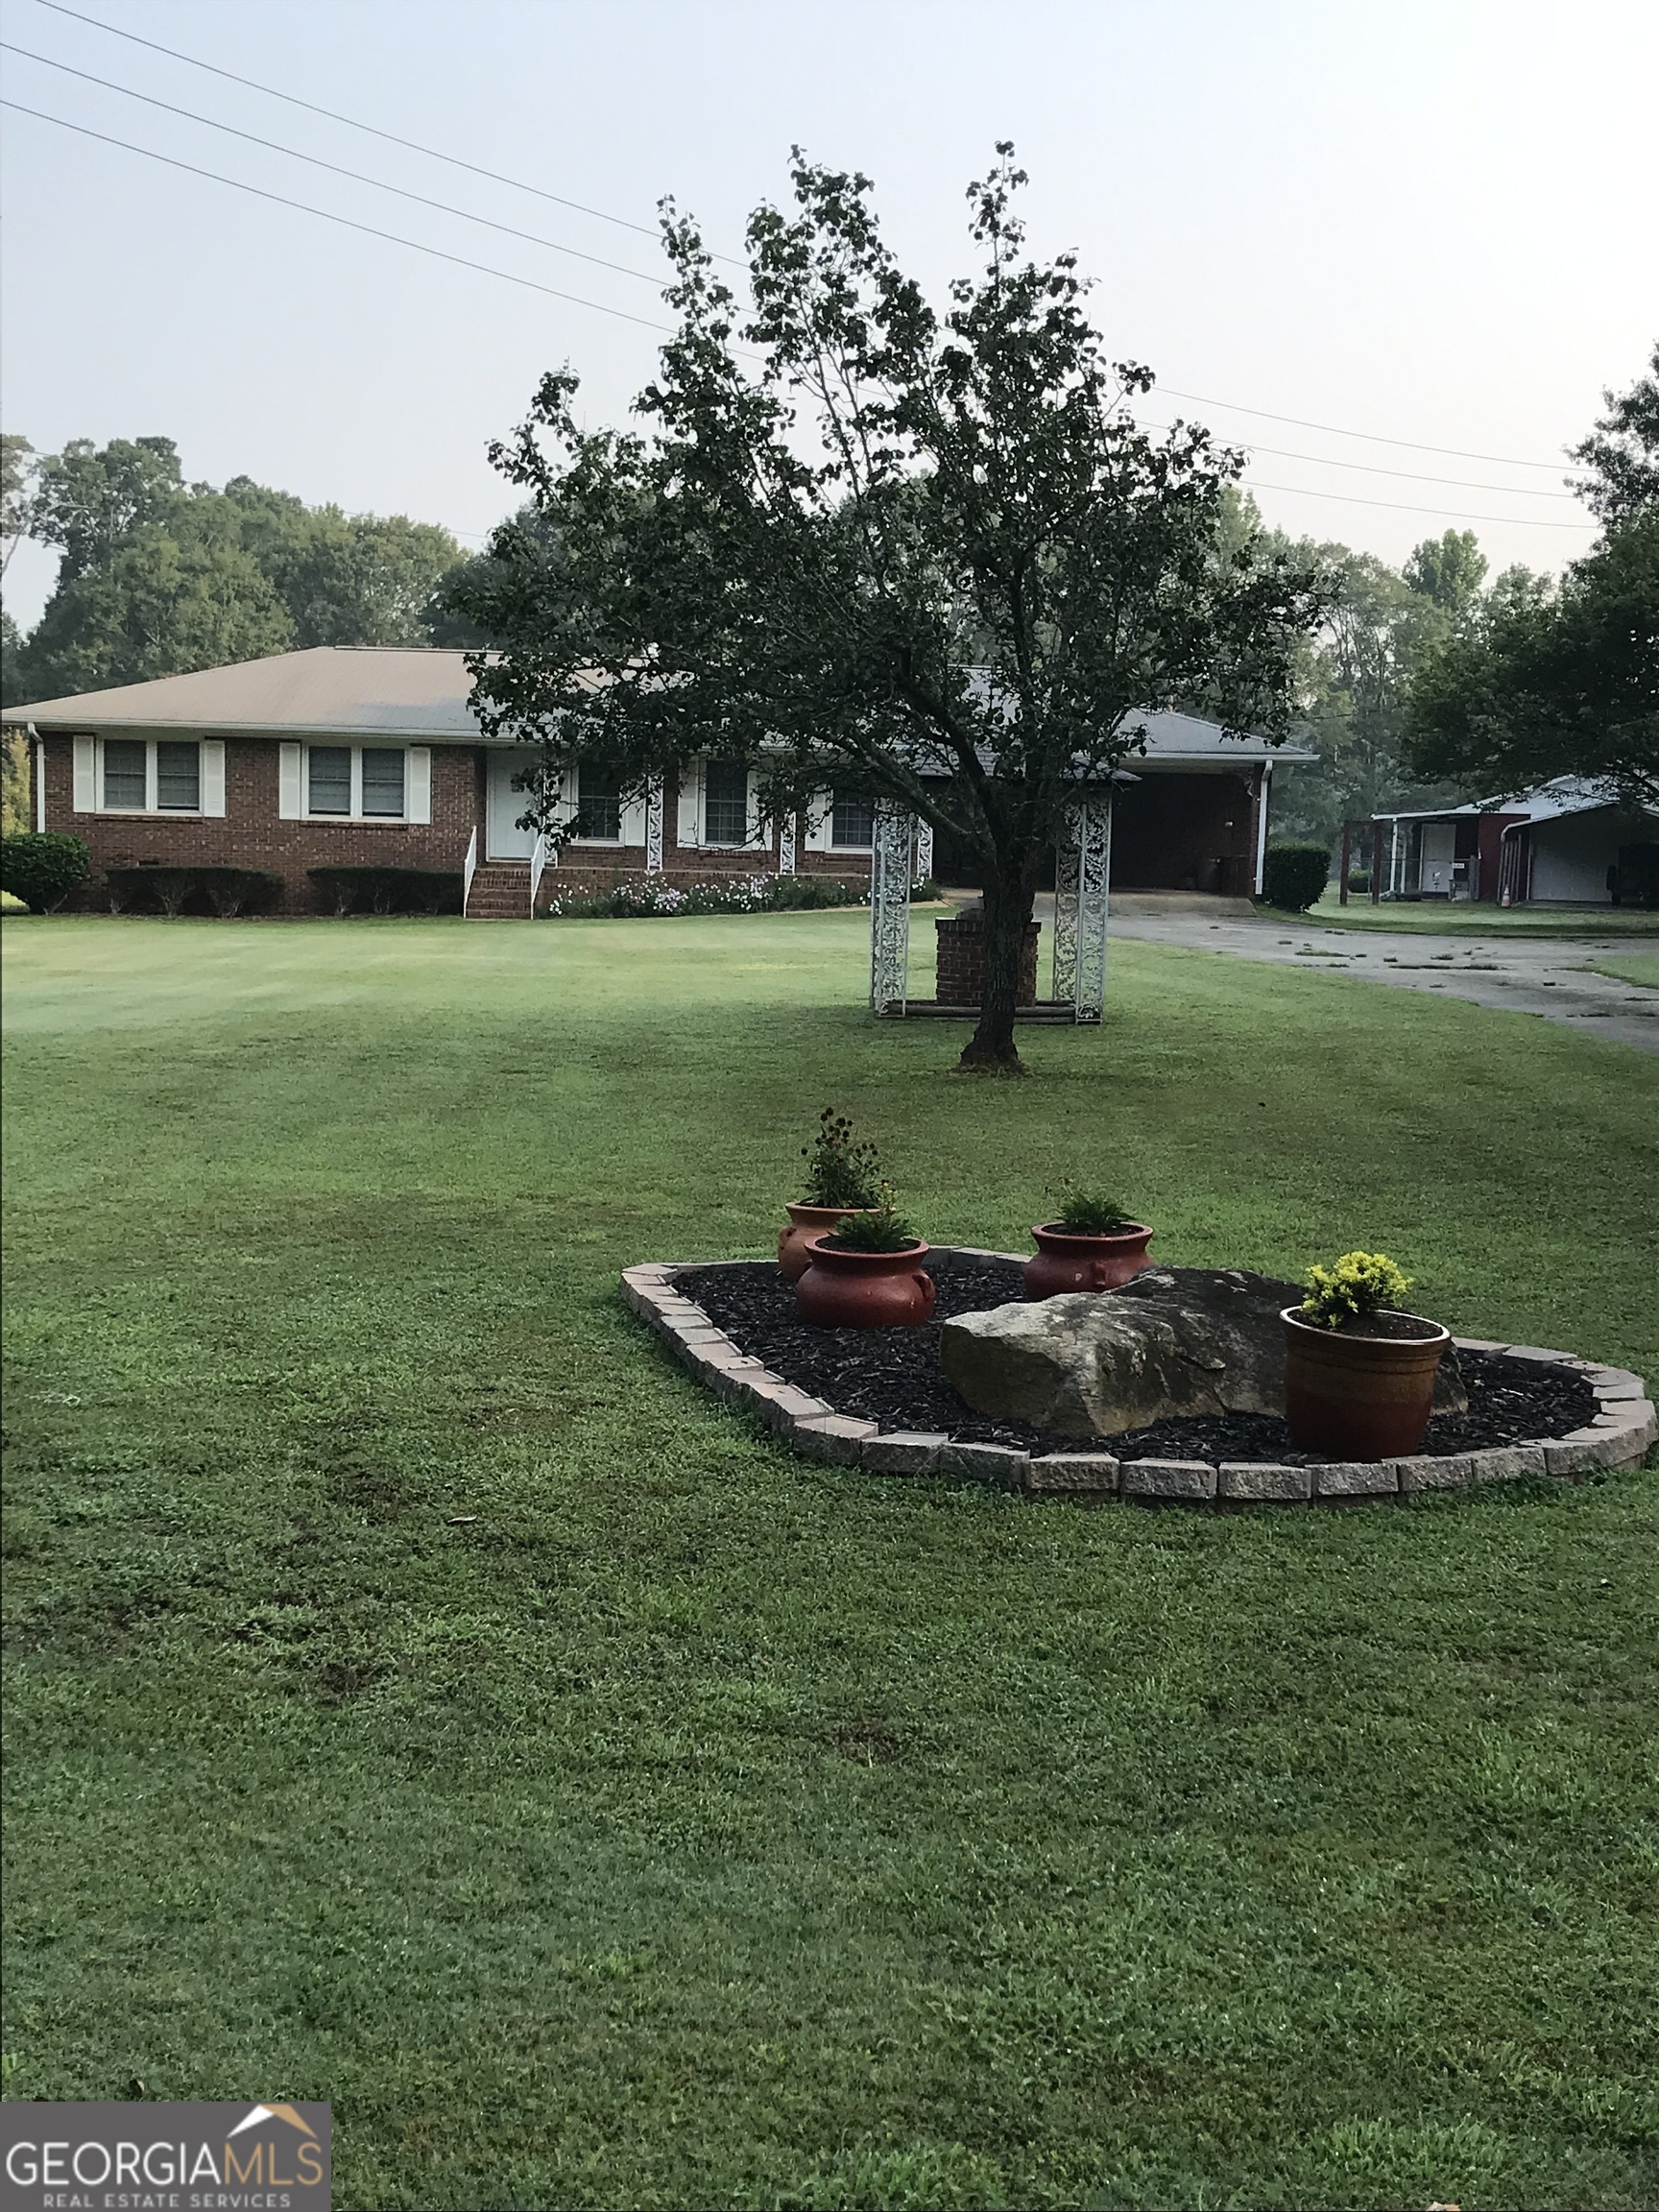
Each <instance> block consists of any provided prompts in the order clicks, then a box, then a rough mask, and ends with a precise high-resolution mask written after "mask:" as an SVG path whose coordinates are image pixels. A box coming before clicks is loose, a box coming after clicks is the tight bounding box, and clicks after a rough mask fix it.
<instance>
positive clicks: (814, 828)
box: [806, 791, 835, 853]
mask: <svg viewBox="0 0 1659 2212" xmlns="http://www.w3.org/2000/svg"><path fill="white" fill-rule="evenodd" d="M834 827H835V794H834V792H833V791H814V792H813V794H812V804H811V805H810V806H808V807H807V809H806V850H807V852H808V853H828V852H829V837H830V832H831V830H832V829H834Z"/></svg>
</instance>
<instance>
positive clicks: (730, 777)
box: [703, 760, 749, 845]
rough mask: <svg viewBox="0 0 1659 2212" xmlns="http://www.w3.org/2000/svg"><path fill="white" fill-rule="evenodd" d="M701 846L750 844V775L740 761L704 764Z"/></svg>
mask: <svg viewBox="0 0 1659 2212" xmlns="http://www.w3.org/2000/svg"><path fill="white" fill-rule="evenodd" d="M703 842H704V844H705V845H747V844H748V843H749V771H748V769H747V768H746V767H745V766H744V764H743V762H742V761H741V760H709V761H706V762H705V763H704V767H703Z"/></svg>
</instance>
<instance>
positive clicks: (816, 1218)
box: [778, 1204, 874, 1283]
mask: <svg viewBox="0 0 1659 2212" xmlns="http://www.w3.org/2000/svg"><path fill="white" fill-rule="evenodd" d="M784 1211H785V1212H786V1213H787V1214H788V1215H789V1226H788V1228H787V1229H780V1230H779V1232H778V1264H779V1266H780V1267H781V1268H782V1270H783V1272H784V1274H785V1275H787V1276H788V1278H789V1280H790V1282H791V1283H799V1282H800V1280H801V1278H802V1276H803V1275H805V1272H806V1261H807V1257H808V1256H807V1251H806V1242H807V1239H808V1238H812V1237H827V1236H828V1235H829V1232H830V1230H831V1229H833V1228H834V1227H835V1225H836V1223H837V1222H838V1221H845V1220H846V1218H847V1216H848V1214H869V1213H872V1212H874V1208H872V1207H869V1206H797V1205H793V1204H790V1205H787V1206H786V1207H785V1209H784Z"/></svg>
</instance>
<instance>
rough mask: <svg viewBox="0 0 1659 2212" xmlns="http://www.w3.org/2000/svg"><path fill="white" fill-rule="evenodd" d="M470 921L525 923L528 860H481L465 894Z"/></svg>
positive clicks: (528, 878)
mask: <svg viewBox="0 0 1659 2212" xmlns="http://www.w3.org/2000/svg"><path fill="white" fill-rule="evenodd" d="M467 918H468V920H469V921H470V922H528V921H529V919H530V863H529V861H528V860H481V861H480V862H479V864H478V870H477V873H476V874H475V875H474V877H473V878H472V888H471V890H470V891H469V893H468V896H467Z"/></svg>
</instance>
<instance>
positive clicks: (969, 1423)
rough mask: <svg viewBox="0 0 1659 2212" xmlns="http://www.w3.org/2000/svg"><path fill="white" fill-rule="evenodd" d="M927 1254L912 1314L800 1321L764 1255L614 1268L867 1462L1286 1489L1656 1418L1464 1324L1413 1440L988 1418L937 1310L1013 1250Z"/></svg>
mask: <svg viewBox="0 0 1659 2212" xmlns="http://www.w3.org/2000/svg"><path fill="white" fill-rule="evenodd" d="M927 1264H928V1271H929V1273H930V1274H931V1275H932V1277H933V1279H934V1282H935V1285H936V1287H937V1293H938V1306H937V1310H936V1313H935V1315H934V1318H933V1320H932V1321H931V1322H930V1323H929V1324H928V1325H926V1326H925V1327H921V1328H910V1329H878V1330H854V1329H835V1330H824V1329H815V1328H812V1327H810V1326H809V1325H807V1324H805V1323H803V1322H802V1321H801V1320H800V1319H799V1317H798V1315H797V1312H796V1309H795V1302H794V1298H793V1294H792V1291H791V1287H790V1286H789V1285H788V1284H787V1283H786V1282H785V1281H784V1279H783V1278H782V1277H781V1275H780V1273H779V1270H778V1269H777V1267H776V1266H774V1265H773V1264H772V1263H770V1262H760V1261H753V1262H751V1261H735V1262H712V1263H708V1264H704V1265H685V1266H680V1267H672V1266H645V1267H636V1268H630V1269H628V1270H627V1271H626V1273H625V1275H624V1277H623V1286H624V1293H625V1295H626V1296H627V1298H628V1301H629V1303H630V1304H631V1305H632V1306H633V1307H634V1308H635V1310H636V1311H637V1312H639V1313H641V1314H642V1315H644V1316H645V1318H647V1319H648V1320H650V1321H651V1322H652V1323H653V1325H654V1326H655V1327H657V1328H658V1329H659V1330H660V1331H661V1334H663V1335H664V1336H665V1337H666V1338H667V1339H668V1341H669V1342H670V1343H671V1345H672V1346H673V1348H674V1349H676V1350H677V1351H679V1352H680V1353H681V1355H682V1357H684V1358H686V1359H687V1360H688V1361H689V1363H690V1364H691V1365H692V1366H693V1367H694V1368H695V1369H696V1370H697V1371H698V1372H699V1373H700V1374H701V1376H702V1378H703V1380H705V1381H706V1382H708V1383H710V1385H711V1386H713V1387H715V1388H716V1389H719V1390H720V1391H721V1392H722V1393H723V1394H724V1395H726V1396H729V1397H733V1398H735V1399H737V1400H738V1401H739V1402H743V1403H747V1404H748V1405H750V1406H751V1407H752V1408H753V1409H755V1410H757V1411H758V1412H760V1413H761V1415H762V1416H763V1417H764V1418H765V1419H766V1420H767V1421H768V1422H769V1424H770V1425H771V1426H773V1427H775V1428H777V1429H780V1430H781V1431H784V1433H785V1434H786V1435H787V1437H788V1440H789V1441H790V1442H791V1443H792V1444H793V1445H794V1446H795V1447H796V1448H797V1449H798V1450H802V1451H805V1452H806V1453H809V1454H810V1455H813V1456H815V1457H820V1458H829V1459H834V1460H838V1461H842V1462H852V1463H856V1464H859V1465H862V1466H865V1467H867V1468H869V1469H871V1470H872V1471H875V1472H883V1473H916V1474H924V1473H940V1474H947V1475H955V1476H960V1477H972V1478H978V1479H988V1480H994V1481H1000V1482H1004V1483H1006V1484H1008V1485H1010V1486H1012V1487H1018V1488H1023V1489H1026V1490H1031V1491H1036V1492H1042V1491H1066V1492H1081V1493H1089V1492H1093V1493H1095V1494H1106V1495H1113V1494H1118V1493H1120V1494H1122V1495H1124V1496H1144V1497H1150V1498H1171V1499H1174V1498H1179V1499H1185V1500H1189V1501H1191V1502H1203V1501H1207V1500H1214V1499H1218V1500H1220V1501H1222V1502H1227V1501H1235V1502H1238V1503H1245V1502H1268V1501H1279V1502H1294V1501H1297V1500H1301V1499H1310V1498H1321V1497H1370V1496H1381V1495H1394V1494H1398V1493H1400V1492H1402V1491H1406V1492H1409V1491H1413V1490H1421V1489H1431V1488H1452V1487H1456V1486H1459V1485H1461V1484H1463V1483H1466V1482H1471V1481H1479V1480H1490V1479H1500V1478H1511V1479H1512V1478H1514V1477H1518V1476H1524V1475H1544V1474H1551V1475H1559V1476H1570V1475H1575V1474H1581V1473H1586V1472H1589V1471H1591V1470H1592V1469H1594V1468H1597V1467H1605V1466H1622V1465H1625V1464H1628V1463H1630V1462H1632V1461H1634V1460H1637V1459H1640V1458H1641V1456H1642V1455H1643V1453H1644V1452H1645V1451H1646V1448H1647V1444H1648V1443H1649V1442H1650V1441H1651V1440H1652V1437H1653V1434H1654V1416H1653V1409H1652V1407H1650V1406H1649V1405H1648V1404H1647V1401H1646V1398H1645V1396H1644V1392H1643V1386H1642V1383H1641V1382H1640V1380H1639V1379H1638V1378H1637V1377H1635V1376H1634V1375H1630V1374H1627V1373H1625V1372H1624V1371H1623V1370H1622V1369H1617V1368H1610V1367H1603V1366H1599V1365H1598V1364H1597V1363H1595V1362H1593V1361H1588V1360H1581V1359H1577V1358H1574V1357H1573V1356H1572V1355H1570V1354H1566V1353H1554V1352H1548V1351H1545V1350H1543V1349H1541V1348H1539V1347H1535V1346H1519V1347H1511V1346H1505V1345H1502V1344H1497V1343H1485V1342H1479V1341H1477V1340H1474V1339H1469V1338H1458V1339H1455V1345H1456V1350H1457V1354H1458V1358H1459V1363H1460V1367H1461V1372H1462V1376H1463V1381H1464V1385H1465V1387H1466V1389H1467V1392H1468V1399H1469V1405H1468V1410H1467V1411H1466V1412H1458V1413H1439V1414H1436V1415H1435V1416H1434V1417H1433V1419H1432V1420H1431V1423H1430V1426H1429V1430H1428V1432H1427V1434H1426V1435H1425V1437H1424V1440H1423V1447H1422V1450H1421V1451H1420V1452H1419V1453H1417V1454H1414V1455H1410V1456H1409V1457H1406V1458H1399V1459H1384V1460H1382V1461H1379V1462H1375V1463H1357V1462H1333V1461H1329V1460H1322V1459H1319V1458H1317V1457H1316V1456H1314V1455H1310V1454H1308V1453H1303V1452H1299V1451H1298V1450H1297V1449H1296V1447H1295V1445H1294V1444H1293V1442H1292V1441H1291V1438H1290V1433H1289V1430H1288V1428H1287V1426H1286V1423H1285V1422H1283V1421H1282V1420H1277V1419H1275V1418H1273V1417H1271V1416H1267V1415H1260V1414H1230V1415H1225V1416H1220V1417H1216V1416H1198V1417H1190V1418H1186V1419H1169V1420H1164V1421H1160V1422H1158V1423H1156V1424H1154V1425H1152V1426H1150V1427H1148V1428H1145V1429H1142V1430H1136V1431H1126V1432H1123V1433H1119V1434H1118V1435H1114V1436H1111V1437H1103V1438H1098V1439H1093V1440H1084V1441H1081V1442H1080V1441H1079V1439H1078V1438H1076V1437H1074V1436H1060V1435H1052V1434H1046V1433H1045V1432H1044V1431H1040V1430H1037V1429H1033V1428H1030V1427H1028V1426H1026V1425H1025V1424H1022V1423H1019V1422H1007V1421H1002V1422H992V1421H987V1420H985V1419H982V1418H981V1417H979V1416H978V1415H976V1414H975V1413H974V1411H973V1409H972V1408H971V1407H969V1406H968V1405H967V1404H966V1403H965V1402H964V1401H963V1399H961V1398H960V1397H959V1396H958V1395H957V1393H956V1391H955V1390H954V1389H953V1388H952V1387H951V1385H950V1383H949V1382H948V1381H947V1379H946V1377H945V1376H944V1374H943V1373H942V1372H941V1370H940V1365H939V1344H938V1334H939V1327H940V1324H941V1323H942V1322H944V1321H946V1320H949V1319H950V1318H952V1317H953V1316H956V1315H959V1314H963V1313H971V1312H978V1311H983V1310H988V1309H991V1308H996V1307H1000V1306H1004V1305H1007V1304H1009V1303H1011V1302H1013V1301H1015V1300H1018V1299H1020V1298H1021V1296H1022V1262H1021V1261H1020V1260H1018V1259H1016V1258H1014V1257H1012V1256H1009V1255H1005V1254H999V1253H991V1252H977V1251H969V1250H963V1249H960V1248H957V1249H951V1248H950V1247H946V1248H940V1247H938V1246H935V1247H934V1248H933V1249H932V1251H931V1253H930V1255H929V1258H928V1262H927ZM1174 1272H1175V1273H1177V1274H1180V1273H1181V1272H1183V1271H1181V1270H1176V1271H1174ZM1186 1272H1190V1273H1194V1274H1195V1273H1196V1272H1197V1271H1186Z"/></svg>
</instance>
